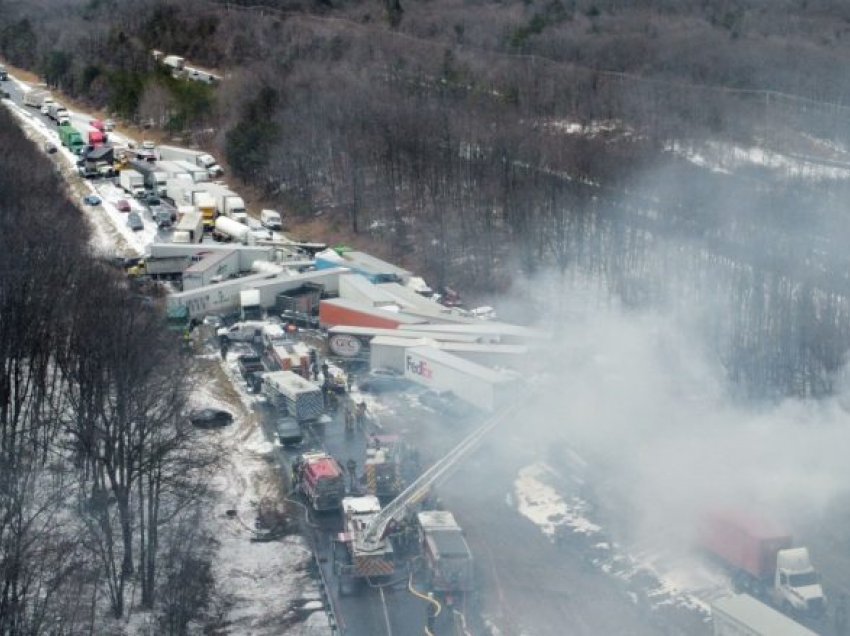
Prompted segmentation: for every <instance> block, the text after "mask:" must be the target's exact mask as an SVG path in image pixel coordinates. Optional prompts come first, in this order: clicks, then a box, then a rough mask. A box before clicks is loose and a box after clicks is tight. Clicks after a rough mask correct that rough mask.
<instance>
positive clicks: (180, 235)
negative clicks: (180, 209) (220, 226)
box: [171, 209, 204, 243]
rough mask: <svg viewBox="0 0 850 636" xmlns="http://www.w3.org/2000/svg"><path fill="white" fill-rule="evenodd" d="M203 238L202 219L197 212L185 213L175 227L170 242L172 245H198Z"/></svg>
mask: <svg viewBox="0 0 850 636" xmlns="http://www.w3.org/2000/svg"><path fill="white" fill-rule="evenodd" d="M203 238H204V218H203V217H202V216H201V213H200V212H198V211H197V210H194V209H193V210H192V211H191V212H185V213H184V214H183V215H182V216H181V217H180V220H179V221H177V226H176V227H175V228H174V234H173V235H172V236H171V240H172V241H173V242H174V243H200V242H201V241H202V240H203Z"/></svg>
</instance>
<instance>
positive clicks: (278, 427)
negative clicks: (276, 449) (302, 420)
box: [275, 417, 304, 446]
mask: <svg viewBox="0 0 850 636" xmlns="http://www.w3.org/2000/svg"><path fill="white" fill-rule="evenodd" d="M275 431H276V432H277V438H278V439H279V440H280V443H281V444H282V445H283V446H292V445H295V444H300V443H301V442H302V441H303V440H304V432H303V431H302V430H301V425H300V424H298V422H297V421H296V420H295V418H292V417H279V418H278V419H277V420H276V421H275Z"/></svg>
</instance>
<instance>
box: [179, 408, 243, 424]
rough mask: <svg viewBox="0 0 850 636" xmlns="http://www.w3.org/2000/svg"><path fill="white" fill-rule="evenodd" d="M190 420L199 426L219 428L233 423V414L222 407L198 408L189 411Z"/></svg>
mask: <svg viewBox="0 0 850 636" xmlns="http://www.w3.org/2000/svg"><path fill="white" fill-rule="evenodd" d="M189 421H190V422H191V423H192V425H193V426H197V427H198V428H218V427H221V426H229V425H230V424H233V415H231V414H230V413H228V412H227V411H224V410H222V409H197V410H194V411H192V412H191V413H189Z"/></svg>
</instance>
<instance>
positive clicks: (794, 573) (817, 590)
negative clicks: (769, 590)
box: [773, 548, 826, 616]
mask: <svg viewBox="0 0 850 636" xmlns="http://www.w3.org/2000/svg"><path fill="white" fill-rule="evenodd" d="M773 592H774V595H775V596H776V597H777V598H776V599H775V600H777V601H778V603H779V604H780V606H782V607H784V608H785V609H786V611H787V610H788V609H791V610H793V611H794V612H798V613H802V614H808V615H810V616H821V615H823V613H824V612H825V610H826V597H825V596H824V593H823V587H822V586H821V583H820V577H819V576H818V573H817V571H816V570H815V568H814V567H813V566H812V562H811V560H810V559H809V551H808V549H806V548H790V549H787V550H779V551H778V552H777V553H776V575H775V581H774V586H773Z"/></svg>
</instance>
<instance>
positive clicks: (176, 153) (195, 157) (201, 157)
mask: <svg viewBox="0 0 850 636" xmlns="http://www.w3.org/2000/svg"><path fill="white" fill-rule="evenodd" d="M157 151H158V152H159V158H160V159H162V160H163V161H189V162H191V163H193V164H194V165H196V166H200V167H201V168H204V169H205V170H206V171H207V174H208V175H209V177H210V178H211V179H214V178H216V177H219V176H221V175H222V174H224V170H222V169H221V167H220V166H219V165H218V162H217V161H216V160H215V157H213V156H212V155H210V154H207V153H205V152H199V151H197V150H189V149H187V148H177V147H176V146H159V147H158V148H157Z"/></svg>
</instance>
